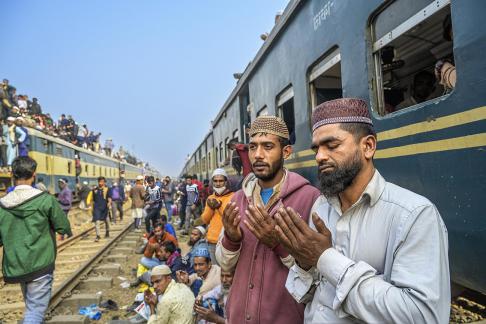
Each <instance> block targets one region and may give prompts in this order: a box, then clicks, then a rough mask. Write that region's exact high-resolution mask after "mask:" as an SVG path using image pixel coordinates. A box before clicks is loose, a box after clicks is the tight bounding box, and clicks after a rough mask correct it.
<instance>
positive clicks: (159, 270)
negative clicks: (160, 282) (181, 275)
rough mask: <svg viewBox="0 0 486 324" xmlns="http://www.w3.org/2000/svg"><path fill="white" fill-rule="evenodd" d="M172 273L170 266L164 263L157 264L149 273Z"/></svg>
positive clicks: (160, 274)
mask: <svg viewBox="0 0 486 324" xmlns="http://www.w3.org/2000/svg"><path fill="white" fill-rule="evenodd" d="M171 273H172V271H171V270H170V268H169V267H168V266H166V265H165V264H164V265H159V266H156V267H153V268H152V272H151V275H152V276H168V275H170V274H171Z"/></svg>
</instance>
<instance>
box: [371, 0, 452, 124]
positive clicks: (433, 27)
mask: <svg viewBox="0 0 486 324" xmlns="http://www.w3.org/2000/svg"><path fill="white" fill-rule="evenodd" d="M417 3H418V4H417ZM417 3H414V4H413V5H409V4H410V1H405V0H401V1H395V2H392V3H391V5H389V6H388V7H386V8H385V9H383V10H382V11H381V12H380V13H379V14H378V15H377V16H376V17H375V19H374V21H373V26H372V33H373V56H374V64H375V72H376V78H375V80H376V98H377V103H378V105H377V109H378V113H379V114H380V115H386V114H389V113H392V112H395V111H398V110H401V109H404V108H407V107H411V106H414V105H416V104H420V103H422V102H426V101H428V100H432V99H434V98H437V97H440V96H442V95H445V94H447V93H449V92H450V91H451V90H452V89H453V88H454V87H455V83H456V73H455V64H454V57H453V43H452V23H451V15H450V14H451V11H450V0H435V1H433V2H430V0H427V1H425V0H420V1H418V2H417ZM419 5H420V7H418V6H419ZM390 17H395V18H396V19H397V17H398V19H400V20H399V21H394V22H392V21H391V20H390ZM396 19H395V20H396Z"/></svg>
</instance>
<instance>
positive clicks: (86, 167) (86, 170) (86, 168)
mask: <svg viewBox="0 0 486 324" xmlns="http://www.w3.org/2000/svg"><path fill="white" fill-rule="evenodd" d="M84 171H85V172H86V175H88V165H85V166H84Z"/></svg>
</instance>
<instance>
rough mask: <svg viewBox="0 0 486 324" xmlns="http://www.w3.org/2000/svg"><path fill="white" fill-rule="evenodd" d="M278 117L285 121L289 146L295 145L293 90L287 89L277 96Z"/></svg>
mask: <svg viewBox="0 0 486 324" xmlns="http://www.w3.org/2000/svg"><path fill="white" fill-rule="evenodd" d="M277 109H278V115H279V116H280V117H281V118H282V119H283V120H284V121H285V123H286V124H287V128H288V129H289V134H290V144H294V143H295V139H296V138H295V111H294V88H292V87H289V88H287V89H285V90H284V91H283V92H282V93H281V94H280V95H278V96H277Z"/></svg>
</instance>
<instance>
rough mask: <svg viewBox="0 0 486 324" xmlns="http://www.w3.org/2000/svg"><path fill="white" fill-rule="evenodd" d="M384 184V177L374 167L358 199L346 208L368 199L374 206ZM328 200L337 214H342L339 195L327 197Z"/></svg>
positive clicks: (383, 188)
mask: <svg viewBox="0 0 486 324" xmlns="http://www.w3.org/2000/svg"><path fill="white" fill-rule="evenodd" d="M385 184H386V181H385V179H384V178H383V177H382V176H381V174H380V172H378V170H376V169H375V173H374V174H373V177H372V178H371V180H370V182H368V185H367V186H366V188H365V190H364V191H363V192H362V193H361V195H360V196H359V199H358V200H357V201H356V202H355V203H354V204H353V205H352V206H351V207H350V208H349V209H348V211H349V210H352V209H353V208H354V207H356V206H358V205H360V204H363V203H365V201H368V202H369V204H370V206H374V205H375V204H376V203H377V202H378V200H379V199H380V197H381V195H382V194H383V190H385ZM328 201H329V204H331V206H332V207H333V208H334V209H335V210H336V211H337V212H338V214H339V216H342V214H343V212H342V210H341V201H340V200H339V197H338V196H337V195H336V196H332V197H329V199H328Z"/></svg>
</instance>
